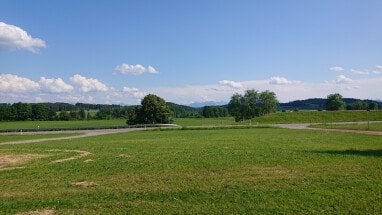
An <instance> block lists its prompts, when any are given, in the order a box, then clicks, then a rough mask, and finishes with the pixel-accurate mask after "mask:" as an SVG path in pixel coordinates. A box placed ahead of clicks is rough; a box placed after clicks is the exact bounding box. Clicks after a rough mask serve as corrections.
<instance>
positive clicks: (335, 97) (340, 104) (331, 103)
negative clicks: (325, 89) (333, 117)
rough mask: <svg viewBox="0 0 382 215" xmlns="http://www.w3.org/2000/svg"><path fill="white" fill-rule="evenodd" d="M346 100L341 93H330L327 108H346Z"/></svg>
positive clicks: (330, 109) (331, 109)
mask: <svg viewBox="0 0 382 215" xmlns="http://www.w3.org/2000/svg"><path fill="white" fill-rule="evenodd" d="M345 105H346V104H345V102H344V100H343V98H342V96H341V94H339V93H334V94H330V95H328V97H327V99H326V103H325V106H326V110H329V111H333V110H343V109H345Z"/></svg>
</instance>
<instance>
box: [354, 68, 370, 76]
mask: <svg viewBox="0 0 382 215" xmlns="http://www.w3.org/2000/svg"><path fill="white" fill-rule="evenodd" d="M350 71H351V72H352V73H354V74H356V75H369V74H370V72H368V71H362V70H355V69H351V70H350Z"/></svg>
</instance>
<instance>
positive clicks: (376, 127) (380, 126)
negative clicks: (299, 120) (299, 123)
mask: <svg viewBox="0 0 382 215" xmlns="http://www.w3.org/2000/svg"><path fill="white" fill-rule="evenodd" d="M310 127H313V128H326V129H350V130H370V131H382V123H379V122H378V123H370V124H369V125H367V124H365V123H362V124H361V123H354V124H344V125H341V124H337V125H333V124H319V125H311V126H310Z"/></svg>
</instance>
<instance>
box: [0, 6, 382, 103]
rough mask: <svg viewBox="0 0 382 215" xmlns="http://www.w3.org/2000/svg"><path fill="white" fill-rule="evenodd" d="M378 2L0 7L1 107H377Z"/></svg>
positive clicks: (381, 52) (380, 69) (380, 73)
mask: <svg viewBox="0 0 382 215" xmlns="http://www.w3.org/2000/svg"><path fill="white" fill-rule="evenodd" d="M381 11H382V1H380V0H368V1H359V0H341V1H340V0H321V1H302V0H301V1H300V0H290V1H256V0H248V1H244V0H239V1H233V0H208V1H205V0H195V1H185V0H171V1H170V0H161V1H148V0H147V1H146V0H137V1H114V0H108V1H106V0H105V1H86V0H81V1H77V0H65V1H50V0H43V1H42V0H35V1H14V0H2V1H1V6H0V102H17V101H23V102H42V101H49V102H56V101H60V102H70V103H75V102H86V103H114V104H137V103H139V101H140V99H141V98H142V97H143V96H144V95H146V94H147V93H154V94H157V95H159V96H162V97H164V98H165V99H166V100H168V101H172V102H177V103H181V104H190V103H193V102H203V101H228V100H229V98H230V96H231V95H232V94H233V93H236V92H237V93H242V92H244V91H245V90H246V89H257V90H267V89H269V90H272V91H275V92H276V93H277V96H278V98H279V100H280V101H282V102H287V101H291V100H296V99H305V98H311V97H326V95H328V94H330V93H335V92H339V93H341V94H343V95H344V96H345V97H356V98H369V99H382V42H381V41H382V27H381V26H382V12H381Z"/></svg>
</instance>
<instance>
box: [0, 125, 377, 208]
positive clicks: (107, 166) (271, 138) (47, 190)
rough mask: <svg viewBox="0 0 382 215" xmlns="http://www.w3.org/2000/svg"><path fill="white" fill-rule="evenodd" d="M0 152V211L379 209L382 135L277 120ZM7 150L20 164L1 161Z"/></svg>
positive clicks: (0, 148)
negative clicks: (294, 126)
mask: <svg viewBox="0 0 382 215" xmlns="http://www.w3.org/2000/svg"><path fill="white" fill-rule="evenodd" d="M0 158H1V159H0V161H1V160H2V161H3V163H2V165H0V168H2V169H0V181H1V183H0V190H1V194H0V212H1V213H2V214H14V213H19V212H28V211H36V210H40V211H42V210H51V211H53V212H55V213H56V214H206V213H208V214H222V213H223V214H276V213H281V214H328V213H329V214H349V213H352V214H378V213H380V212H381V211H382V204H381V202H382V195H381V194H382V137H381V136H373V135H363V134H350V133H338V132H335V131H333V132H323V131H310V130H289V129H279V128H252V129H217V130H213V129H212V130H211V129H210V130H166V131H158V130H157V131H136V132H128V133H120V134H113V135H103V136H97V137H87V138H81V139H76V140H62V141H50V142H43V143H35V144H24V145H2V146H0ZM10 158H13V160H17V159H18V160H19V161H20V162H16V163H11V164H9V163H7V162H6V161H7V159H8V160H9V159H10ZM68 158H69V159H68ZM72 158H73V159H72Z"/></svg>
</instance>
